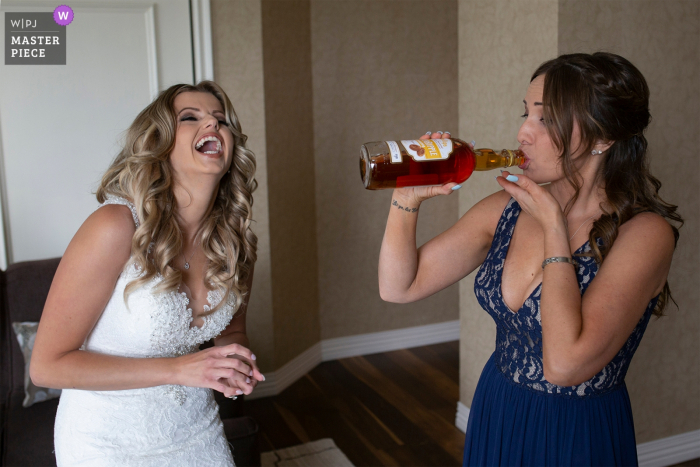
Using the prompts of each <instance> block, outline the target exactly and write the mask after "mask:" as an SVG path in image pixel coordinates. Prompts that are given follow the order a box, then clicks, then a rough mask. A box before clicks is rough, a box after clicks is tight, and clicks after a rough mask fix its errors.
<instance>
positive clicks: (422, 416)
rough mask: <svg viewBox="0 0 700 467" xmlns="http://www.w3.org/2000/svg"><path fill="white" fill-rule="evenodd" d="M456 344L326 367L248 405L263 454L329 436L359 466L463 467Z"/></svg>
mask: <svg viewBox="0 0 700 467" xmlns="http://www.w3.org/2000/svg"><path fill="white" fill-rule="evenodd" d="M458 399H459V345H458V342H448V343H444V344H436V345H431V346H426V347H418V348H414V349H407V350H397V351H394V352H387V353H380V354H374V355H366V356H363V357H353V358H346V359H342V360H336V361H330V362H324V363H322V364H321V365H319V366H317V367H316V368H314V369H313V370H312V371H311V372H310V373H309V374H307V375H306V376H304V377H303V378H301V379H300V380H299V381H297V382H296V383H294V384H293V385H292V386H290V387H289V388H287V389H286V390H285V391H283V392H282V393H281V394H280V395H278V396H275V397H269V398H264V399H258V400H252V401H246V403H245V407H246V409H245V411H246V413H247V414H249V415H251V416H252V417H253V418H255V419H256V420H257V421H258V423H259V424H260V439H261V446H260V447H261V450H262V451H263V452H264V451H271V450H273V449H280V448H285V447H289V446H293V445H296V444H301V443H306V442H308V441H314V440H317V439H321V438H332V439H333V441H334V442H335V444H336V445H337V446H338V447H339V448H340V450H341V451H343V453H345V455H346V456H347V457H348V458H349V459H350V461H351V462H352V463H353V464H355V465H356V466H420V465H426V466H458V465H461V464H462V448H463V444H464V433H462V432H461V431H459V429H457V427H455V424H454V421H455V413H456V410H457V400H458Z"/></svg>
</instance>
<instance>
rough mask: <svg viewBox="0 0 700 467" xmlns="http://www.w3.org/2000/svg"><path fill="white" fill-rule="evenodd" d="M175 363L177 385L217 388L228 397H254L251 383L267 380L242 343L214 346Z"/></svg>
mask: <svg viewBox="0 0 700 467" xmlns="http://www.w3.org/2000/svg"><path fill="white" fill-rule="evenodd" d="M230 355H235V356H236V358H229V356H230ZM175 362H176V363H175V382H176V384H179V385H182V386H191V387H198V388H211V389H215V390H217V391H219V392H220V393H222V394H223V395H224V396H226V397H233V396H238V395H241V394H250V393H251V392H252V391H253V385H252V384H251V383H250V381H251V380H252V379H255V380H257V381H262V380H263V379H264V377H263V375H262V373H260V370H259V369H258V366H257V364H256V363H255V356H254V355H253V353H252V352H251V351H250V350H249V349H247V348H246V347H244V346H242V345H240V344H230V345H225V346H214V347H210V348H208V349H205V350H200V351H199V352H195V353H193V354H189V355H183V356H182V357H177V358H175ZM228 380H235V381H236V382H237V385H238V387H232V386H231V385H230V384H227V381H228Z"/></svg>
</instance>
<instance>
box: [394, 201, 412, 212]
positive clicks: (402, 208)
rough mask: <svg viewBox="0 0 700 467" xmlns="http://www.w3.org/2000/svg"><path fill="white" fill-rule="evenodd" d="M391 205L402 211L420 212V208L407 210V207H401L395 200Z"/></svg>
mask: <svg viewBox="0 0 700 467" xmlns="http://www.w3.org/2000/svg"><path fill="white" fill-rule="evenodd" d="M391 205H392V206H396V207H397V208H398V209H401V210H402V211H406V212H418V208H405V207H403V206H401V205H400V204H399V203H397V202H396V200H395V199H394V200H392V201H391Z"/></svg>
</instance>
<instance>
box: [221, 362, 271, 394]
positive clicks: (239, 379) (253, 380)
mask: <svg viewBox="0 0 700 467" xmlns="http://www.w3.org/2000/svg"><path fill="white" fill-rule="evenodd" d="M228 358H236V359H238V360H241V361H242V362H243V363H245V364H246V365H248V366H249V367H250V372H249V373H248V374H244V373H241V372H236V373H235V375H234V376H233V377H232V378H226V379H225V380H224V381H223V382H224V384H226V385H227V386H229V387H231V388H234V389H238V390H239V391H240V392H238V391H236V394H237V395H249V394H250V393H251V392H253V389H255V386H257V385H258V382H259V381H264V378H265V377H264V376H263V375H262V373H260V371H259V370H258V368H257V365H255V362H254V361H250V360H247V359H245V358H243V357H241V356H239V355H229V357H228Z"/></svg>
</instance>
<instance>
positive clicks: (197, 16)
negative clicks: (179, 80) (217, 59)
mask: <svg viewBox="0 0 700 467" xmlns="http://www.w3.org/2000/svg"><path fill="white" fill-rule="evenodd" d="M191 2H192V3H191V5H192V10H191V14H192V60H194V82H195V83H198V82H200V81H202V80H205V79H208V80H212V81H213V80H214V47H213V45H212V38H211V4H210V1H209V0H191Z"/></svg>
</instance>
